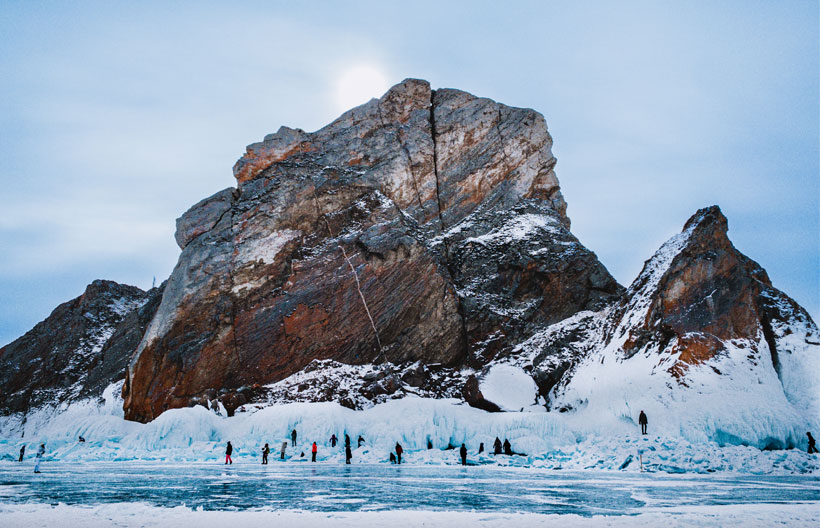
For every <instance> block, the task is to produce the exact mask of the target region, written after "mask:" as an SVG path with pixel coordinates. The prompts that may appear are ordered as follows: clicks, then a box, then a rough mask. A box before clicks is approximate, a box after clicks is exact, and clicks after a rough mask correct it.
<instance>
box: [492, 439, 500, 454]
mask: <svg viewBox="0 0 820 528" xmlns="http://www.w3.org/2000/svg"><path fill="white" fill-rule="evenodd" d="M493 453H495V454H496V455H500V454H501V440H499V439H498V437H497V436H496V437H495V442H493Z"/></svg>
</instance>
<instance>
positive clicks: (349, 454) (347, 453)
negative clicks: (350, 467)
mask: <svg viewBox="0 0 820 528" xmlns="http://www.w3.org/2000/svg"><path fill="white" fill-rule="evenodd" d="M351 458H353V451H351V450H350V444H348V445H346V446H345V464H350V459H351Z"/></svg>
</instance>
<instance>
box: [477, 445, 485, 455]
mask: <svg viewBox="0 0 820 528" xmlns="http://www.w3.org/2000/svg"><path fill="white" fill-rule="evenodd" d="M483 452H484V442H481V443H480V444H478V453H479V454H481V453H483Z"/></svg>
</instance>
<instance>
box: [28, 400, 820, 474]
mask: <svg viewBox="0 0 820 528" xmlns="http://www.w3.org/2000/svg"><path fill="white" fill-rule="evenodd" d="M638 425H639V426H640V427H641V434H642V435H646V434H647V428H648V425H649V419H648V417H647V416H646V413H645V412H644V411H640V414H639V415H638ZM806 435H807V436H808V444H809V446H808V452H809V453H817V452H818V451H817V447H816V445H815V440H814V437H813V436H812V435H811V433H810V432H808V433H806ZM297 438H298V433H297V432H296V429H293V430H292V431H291V432H290V445H291V447H296V446H297V443H296V440H297ZM328 442H329V443H330V447H331V448H335V447H336V444H337V443H339V439H338V437H337V436H336V434H335V433H334V434H332V435H331V436H330V438H329V440H328ZM356 443H357V448H361V447H362V445H364V444H365V439H364V437H363V436H362V435H359V437H358V438H357V440H356ZM432 448H433V443H432V441H431V440H430V439H429V438H428V440H427V449H432ZM287 449H288V442H287V441H284V442H282V445H281V447H280V449H279V458H280V459H281V460H285V456H286V453H287ZM24 450H25V447H23V449H21V450H20V460H22V457H23V451H24ZM41 450H43V451H45V446H41ZM270 451H271V449H270V444H268V443H265V445H264V447H263V448H262V464H267V463H268V456H269V455H270ZM318 452H319V446H318V444H317V443H316V442H313V443H312V444H311V447H310V455H311V457H310V459H311V462H316V456H317V454H318ZM483 452H484V443H483V442H482V443H480V444H479V446H478V453H479V454H481V453H483ZM232 453H233V446H232V445H231V443H230V442H228V445H227V447H226V450H225V464H233V460H232V459H231V454H232ZM344 453H345V464H350V463H351V460H352V459H353V450H352V447H351V440H350V435H348V434H347V433H345V435H344ZM403 453H404V448H403V447H402V446H401V444H400V443H399V442H396V445H395V448H394V450H393V451H391V452H390V455H389V460H390V463H391V464H401V461H402V454H403ZM493 454H494V455H502V454H503V455H507V456H512V455H517V454H519V453H516V452H514V451H513V449H512V444H510V441H509V439H507V438H505V439H504V441H503V442H502V441H501V439H500V438H499V437H496V438H495V441H494V442H493ZM39 456H41V455H38V460H39ZM304 457H305V453H304V451H303V452H302V453H301V455H300V458H304ZM459 458H460V460H461V465H464V466H466V465H467V446H466V444H464V443H462V444H461V447H460V448H459Z"/></svg>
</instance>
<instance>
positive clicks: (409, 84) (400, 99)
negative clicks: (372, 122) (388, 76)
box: [379, 79, 433, 123]
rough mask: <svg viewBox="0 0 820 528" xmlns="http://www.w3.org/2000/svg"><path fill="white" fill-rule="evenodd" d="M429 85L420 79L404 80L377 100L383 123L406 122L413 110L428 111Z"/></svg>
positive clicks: (430, 93)
mask: <svg viewBox="0 0 820 528" xmlns="http://www.w3.org/2000/svg"><path fill="white" fill-rule="evenodd" d="M432 93H433V92H432V90H431V89H430V83H429V82H427V81H424V80H422V79H405V80H403V81H402V82H400V83H399V84H397V85H395V86H393V87H392V88H390V89H389V90H387V92H386V93H385V94H384V95H383V96H382V97H381V98H380V99H379V106H380V108H381V110H382V118H383V119H384V120H385V121H398V122H401V123H404V122H406V121H407V120H408V119H409V118H410V114H411V113H412V112H413V111H414V110H420V109H428V108H430V105H431V103H432Z"/></svg>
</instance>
